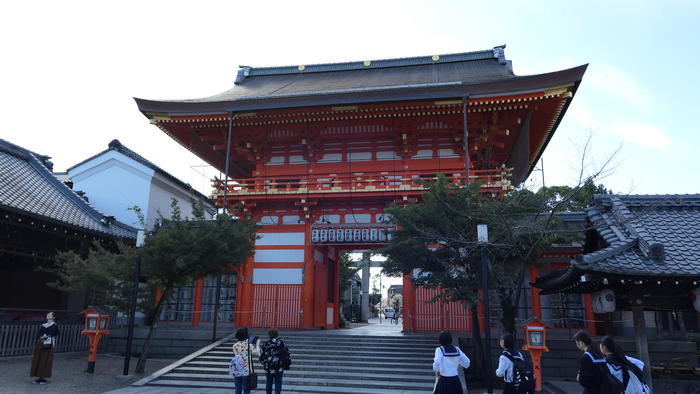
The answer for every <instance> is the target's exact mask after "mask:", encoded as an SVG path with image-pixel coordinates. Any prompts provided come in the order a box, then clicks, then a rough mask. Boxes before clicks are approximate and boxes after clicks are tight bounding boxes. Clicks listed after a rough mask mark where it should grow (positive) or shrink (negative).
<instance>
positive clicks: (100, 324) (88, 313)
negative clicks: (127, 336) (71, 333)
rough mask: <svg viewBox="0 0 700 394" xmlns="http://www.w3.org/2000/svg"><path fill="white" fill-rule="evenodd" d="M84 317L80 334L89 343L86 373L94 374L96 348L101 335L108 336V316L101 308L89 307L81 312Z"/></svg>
mask: <svg viewBox="0 0 700 394" xmlns="http://www.w3.org/2000/svg"><path fill="white" fill-rule="evenodd" d="M81 313H82V314H83V315H85V328H84V329H83V331H82V332H81V334H84V335H87V336H88V340H89V341H90V350H89V351H88V367H87V372H88V373H95V359H96V358H97V346H98V345H99V344H100V338H101V337H102V335H106V334H109V319H110V316H109V315H108V314H107V313H106V311H104V310H103V309H101V308H98V307H94V306H91V307H89V308H88V309H86V310H84V311H82V312H81Z"/></svg>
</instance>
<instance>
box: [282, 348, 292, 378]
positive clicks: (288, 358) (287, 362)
mask: <svg viewBox="0 0 700 394" xmlns="http://www.w3.org/2000/svg"><path fill="white" fill-rule="evenodd" d="M279 357H280V364H281V366H282V368H283V369H284V370H285V371H289V368H290V367H291V366H292V355H291V354H290V352H289V348H288V347H287V344H285V345H284V347H283V348H282V350H281V351H280V356H279Z"/></svg>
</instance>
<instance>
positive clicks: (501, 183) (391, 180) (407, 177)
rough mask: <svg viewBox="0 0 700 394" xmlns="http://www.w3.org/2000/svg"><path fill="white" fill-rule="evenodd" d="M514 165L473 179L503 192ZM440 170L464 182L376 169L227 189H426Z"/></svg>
mask: <svg viewBox="0 0 700 394" xmlns="http://www.w3.org/2000/svg"><path fill="white" fill-rule="evenodd" d="M511 170H512V169H510V168H498V169H489V170H472V171H470V176H469V179H470V181H471V182H475V181H478V180H481V181H484V183H483V184H482V186H481V187H482V190H483V191H484V192H490V193H503V192H507V191H510V190H512V189H513V186H512V184H511V182H510V176H511ZM438 174H445V175H446V176H447V179H448V181H449V184H450V185H454V186H463V185H464V174H463V173H460V172H459V171H458V170H455V171H449V170H448V171H445V170H443V171H434V170H421V171H400V172H391V171H376V172H366V171H365V172H353V173H352V174H351V173H338V174H335V173H333V174H313V175H279V176H268V177H256V178H241V179H235V180H229V181H228V184H227V186H226V189H227V190H226V191H227V194H228V195H229V196H231V195H270V194H300V193H333V192H377V191H403V190H425V187H424V186H422V185H419V184H417V183H416V181H417V180H437V179H438ZM213 182H214V186H215V187H216V189H217V191H216V192H215V197H220V196H223V194H224V193H223V191H224V188H225V186H224V183H225V182H224V180H219V179H215V180H214V181H213Z"/></svg>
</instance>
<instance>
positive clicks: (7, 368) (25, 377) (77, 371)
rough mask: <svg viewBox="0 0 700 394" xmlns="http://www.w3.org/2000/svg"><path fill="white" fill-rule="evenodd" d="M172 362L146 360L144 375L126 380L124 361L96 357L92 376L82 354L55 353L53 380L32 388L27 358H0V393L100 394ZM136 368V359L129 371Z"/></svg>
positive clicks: (112, 357)
mask: <svg viewBox="0 0 700 394" xmlns="http://www.w3.org/2000/svg"><path fill="white" fill-rule="evenodd" d="M173 361H175V360H148V362H147V363H146V374H145V375H136V376H133V377H132V378H131V379H129V380H124V379H123V378H122V377H121V374H122V371H123V368H124V358H123V357H116V356H109V355H103V354H100V355H98V356H97V363H96V365H95V373H94V374H89V373H86V372H84V371H85V369H86V367H87V354H86V353H82V352H81V353H59V354H57V355H56V356H55V358H54V364H53V378H51V379H49V384H46V385H36V384H32V380H33V379H32V378H30V377H29V367H30V365H31V363H32V358H31V356H20V357H8V358H0V393H2V394H24V393H32V394H33V393H72V394H91V393H104V392H107V391H111V390H115V389H118V388H120V387H125V386H127V385H129V384H130V383H131V382H133V381H135V380H138V379H141V378H142V377H143V376H147V375H148V374H151V373H153V372H155V371H157V370H158V369H160V368H163V367H164V366H166V365H168V364H170V363H171V362H173ZM135 366H136V359H133V360H132V361H131V369H132V371H133V368H134V367H135Z"/></svg>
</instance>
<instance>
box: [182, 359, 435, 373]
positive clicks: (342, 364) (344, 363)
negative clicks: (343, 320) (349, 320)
mask: <svg viewBox="0 0 700 394" xmlns="http://www.w3.org/2000/svg"><path fill="white" fill-rule="evenodd" d="M228 364H229V360H219V361H202V360H199V359H195V360H192V361H189V362H187V364H185V365H193V366H205V365H206V366H217V365H218V366H221V367H224V368H228ZM255 365H256V368H258V366H259V368H260V369H262V366H261V365H260V363H255ZM389 365H391V366H392V368H394V369H396V368H399V367H400V368H402V369H411V370H416V371H420V370H422V369H424V368H427V369H430V368H431V366H432V360H430V361H429V362H410V360H409V361H407V360H397V362H395V363H386V362H368V361H366V360H359V361H349V360H334V361H333V362H328V361H327V360H299V359H296V358H295V359H293V360H292V369H297V368H300V369H301V368H307V367H317V366H323V367H327V368H332V369H342V368H351V367H366V368H373V369H374V368H382V367H387V366H389Z"/></svg>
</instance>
